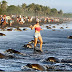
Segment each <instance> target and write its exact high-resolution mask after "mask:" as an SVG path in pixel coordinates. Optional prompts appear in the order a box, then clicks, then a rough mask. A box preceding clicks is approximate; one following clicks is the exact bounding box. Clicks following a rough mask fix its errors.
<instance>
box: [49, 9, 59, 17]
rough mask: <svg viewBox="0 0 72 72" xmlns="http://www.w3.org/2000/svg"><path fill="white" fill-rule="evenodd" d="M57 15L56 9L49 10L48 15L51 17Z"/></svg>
mask: <svg viewBox="0 0 72 72" xmlns="http://www.w3.org/2000/svg"><path fill="white" fill-rule="evenodd" d="M57 14H58V11H57V9H55V8H52V9H51V12H50V15H51V16H57Z"/></svg>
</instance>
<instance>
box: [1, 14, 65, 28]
mask: <svg viewBox="0 0 72 72" xmlns="http://www.w3.org/2000/svg"><path fill="white" fill-rule="evenodd" d="M36 18H39V22H40V23H43V24H44V23H46V24H47V23H59V22H61V21H63V19H62V20H61V18H58V17H55V18H54V17H44V16H42V17H38V16H31V17H28V16H22V15H11V16H9V15H7V16H6V15H0V26H1V28H4V27H5V26H13V25H23V26H24V24H25V25H26V24H31V23H35V22H36V21H35V19H36ZM64 20H65V18H64Z"/></svg>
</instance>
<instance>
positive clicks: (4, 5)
mask: <svg viewBox="0 0 72 72" xmlns="http://www.w3.org/2000/svg"><path fill="white" fill-rule="evenodd" d="M1 9H2V10H3V11H6V9H7V2H6V1H5V0H3V1H2V4H1Z"/></svg>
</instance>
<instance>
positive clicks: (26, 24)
mask: <svg viewBox="0 0 72 72" xmlns="http://www.w3.org/2000/svg"><path fill="white" fill-rule="evenodd" d="M62 23H63V22H46V23H44V22H40V23H39V24H40V25H44V24H62ZM34 24H35V22H34V23H33V22H32V23H29V22H26V23H24V24H17V23H16V24H13V25H12V26H8V27H29V26H30V25H34Z"/></svg>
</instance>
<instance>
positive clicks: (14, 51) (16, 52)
mask: <svg viewBox="0 0 72 72" xmlns="http://www.w3.org/2000/svg"><path fill="white" fill-rule="evenodd" d="M5 52H8V53H15V54H19V55H26V54H23V53H21V52H19V51H16V50H14V49H8V50H6V51H5Z"/></svg>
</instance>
